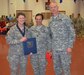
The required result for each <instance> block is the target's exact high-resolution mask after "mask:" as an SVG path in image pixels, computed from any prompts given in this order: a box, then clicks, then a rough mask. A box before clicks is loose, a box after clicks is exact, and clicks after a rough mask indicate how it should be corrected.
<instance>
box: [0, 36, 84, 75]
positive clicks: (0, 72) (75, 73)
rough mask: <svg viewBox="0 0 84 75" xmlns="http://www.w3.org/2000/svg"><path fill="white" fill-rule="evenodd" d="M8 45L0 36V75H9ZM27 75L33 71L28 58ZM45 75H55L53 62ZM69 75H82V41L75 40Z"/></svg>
mask: <svg viewBox="0 0 84 75" xmlns="http://www.w3.org/2000/svg"><path fill="white" fill-rule="evenodd" d="M7 53H8V45H7V43H6V41H5V36H0V75H10V69H9V64H8V61H7V58H6V57H7ZM27 75H33V70H32V67H31V64H30V59H29V58H28V66H27ZM46 75H55V74H54V70H53V62H52V60H51V62H49V63H48V64H47V67H46ZM71 75H84V39H76V42H75V44H74V48H73V52H72V64H71Z"/></svg>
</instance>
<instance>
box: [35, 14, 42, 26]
mask: <svg viewBox="0 0 84 75" xmlns="http://www.w3.org/2000/svg"><path fill="white" fill-rule="evenodd" d="M35 21H36V25H42V16H41V15H38V16H36V17H35Z"/></svg>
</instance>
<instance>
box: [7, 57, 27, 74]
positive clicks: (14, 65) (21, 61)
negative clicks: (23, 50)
mask: <svg viewBox="0 0 84 75" xmlns="http://www.w3.org/2000/svg"><path fill="white" fill-rule="evenodd" d="M8 61H9V64H10V69H11V75H26V66H27V56H24V55H22V56H19V55H18V56H17V55H12V56H11V57H10V56H9V57H8Z"/></svg>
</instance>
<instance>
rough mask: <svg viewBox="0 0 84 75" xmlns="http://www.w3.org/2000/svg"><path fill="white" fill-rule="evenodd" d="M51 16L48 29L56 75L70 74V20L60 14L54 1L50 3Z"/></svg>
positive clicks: (71, 33) (72, 31) (72, 38)
mask: <svg viewBox="0 0 84 75" xmlns="http://www.w3.org/2000/svg"><path fill="white" fill-rule="evenodd" d="M50 11H51V13H52V17H51V20H50V23H49V31H50V35H51V39H52V40H51V41H52V54H53V61H54V69H55V73H56V75H62V73H63V75H70V63H71V55H70V53H71V52H72V47H73V41H74V39H75V32H74V29H73V27H72V26H73V25H72V21H71V20H70V18H68V17H67V16H66V15H63V14H60V13H59V11H58V6H57V4H56V3H55V2H51V3H50Z"/></svg>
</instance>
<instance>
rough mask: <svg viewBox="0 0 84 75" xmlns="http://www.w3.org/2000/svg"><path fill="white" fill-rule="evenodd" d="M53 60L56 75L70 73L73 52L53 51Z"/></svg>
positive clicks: (67, 74) (68, 74)
mask: <svg viewBox="0 0 84 75" xmlns="http://www.w3.org/2000/svg"><path fill="white" fill-rule="evenodd" d="M53 61H54V69H55V73H56V75H70V63H71V54H68V53H67V52H66V51H64V52H63V51H56V52H54V53H53Z"/></svg>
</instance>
